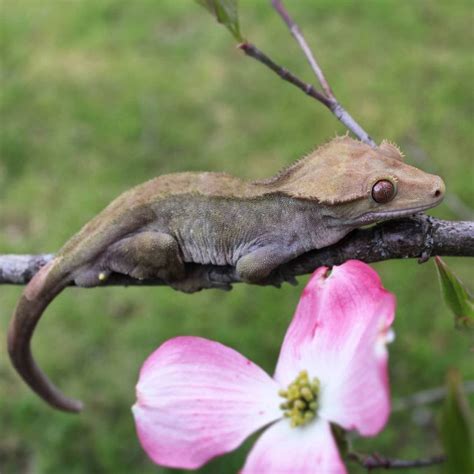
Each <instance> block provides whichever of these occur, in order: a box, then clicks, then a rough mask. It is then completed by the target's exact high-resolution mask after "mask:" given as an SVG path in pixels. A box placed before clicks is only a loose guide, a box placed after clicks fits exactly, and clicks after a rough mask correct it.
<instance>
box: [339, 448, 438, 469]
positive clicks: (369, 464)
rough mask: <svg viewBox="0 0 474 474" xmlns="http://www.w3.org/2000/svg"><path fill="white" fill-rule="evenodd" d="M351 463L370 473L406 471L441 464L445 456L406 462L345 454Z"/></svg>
mask: <svg viewBox="0 0 474 474" xmlns="http://www.w3.org/2000/svg"><path fill="white" fill-rule="evenodd" d="M347 457H348V458H349V459H350V460H351V461H355V462H357V463H359V464H360V465H361V466H362V467H365V468H366V469H367V470H369V471H371V470H372V469H408V468H413V467H429V466H434V465H436V464H441V463H443V462H444V461H445V460H446V456H444V455H438V456H432V457H430V458H426V459H413V460H410V461H406V460H403V459H391V458H387V457H385V456H381V455H380V454H377V453H374V454H360V453H355V452H349V453H347Z"/></svg>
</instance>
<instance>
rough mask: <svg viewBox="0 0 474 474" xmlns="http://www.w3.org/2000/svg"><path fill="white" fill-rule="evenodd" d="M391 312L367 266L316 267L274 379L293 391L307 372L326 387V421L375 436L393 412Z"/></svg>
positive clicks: (350, 263) (322, 409)
mask: <svg viewBox="0 0 474 474" xmlns="http://www.w3.org/2000/svg"><path fill="white" fill-rule="evenodd" d="M394 314H395V298H394V296H393V295H392V294H391V293H389V292H388V291H386V290H385V289H384V288H383V286H382V284H381V281H380V278H379V277H378V275H377V273H376V272H375V271H374V270H373V269H372V268H370V267H369V266H368V265H366V264H364V263H362V262H359V261H355V260H352V261H348V262H346V263H345V264H343V265H340V266H335V267H334V268H333V269H332V271H331V272H330V274H328V271H327V269H325V268H320V269H318V270H317V271H316V272H315V273H314V275H313V276H312V278H311V280H310V281H309V283H308V285H307V286H306V288H305V289H304V291H303V294H302V296H301V299H300V302H299V304H298V307H297V309H296V313H295V316H294V318H293V321H292V322H291V324H290V327H289V328H288V331H287V333H286V336H285V340H284V342H283V346H282V349H281V352H280V357H279V360H278V364H277V368H276V372H275V379H276V380H277V381H278V382H279V383H280V384H282V385H288V384H289V383H291V382H292V381H293V380H294V378H295V374H297V373H299V371H301V370H307V371H308V373H309V375H310V377H317V378H319V380H320V383H321V394H320V412H319V415H320V416H321V417H323V418H325V419H327V420H329V421H332V422H335V423H337V424H339V425H341V426H343V427H344V428H346V429H357V430H358V431H359V432H360V433H361V434H363V435H373V434H376V433H377V432H378V431H380V429H381V428H382V427H383V426H384V424H385V423H386V421H387V418H388V415H389V411H390V403H389V387H388V375H387V351H386V348H385V343H384V342H385V339H386V338H387V335H388V334H389V331H390V325H391V324H392V322H393V318H394Z"/></svg>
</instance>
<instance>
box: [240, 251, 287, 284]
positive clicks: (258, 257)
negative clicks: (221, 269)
mask: <svg viewBox="0 0 474 474" xmlns="http://www.w3.org/2000/svg"><path fill="white" fill-rule="evenodd" d="M295 257H296V255H294V254H292V253H289V252H288V251H287V252H285V251H284V249H282V247H279V246H276V245H271V246H267V247H261V248H259V249H257V250H254V251H253V252H251V253H248V254H247V255H244V256H243V257H241V258H240V259H239V260H238V262H237V265H236V270H237V274H238V276H239V278H240V279H241V280H242V281H245V282H248V283H259V282H261V281H262V280H264V279H265V278H267V277H268V276H269V275H270V273H271V272H272V271H273V270H275V269H276V268H278V267H279V266H280V265H281V264H283V263H286V262H288V261H290V260H292V259H293V258H295ZM293 280H294V279H293ZM282 281H286V278H284V277H283V275H280V278H279V280H278V281H276V282H275V284H276V285H277V286H278V284H279V283H281V282H282ZM290 283H292V281H290Z"/></svg>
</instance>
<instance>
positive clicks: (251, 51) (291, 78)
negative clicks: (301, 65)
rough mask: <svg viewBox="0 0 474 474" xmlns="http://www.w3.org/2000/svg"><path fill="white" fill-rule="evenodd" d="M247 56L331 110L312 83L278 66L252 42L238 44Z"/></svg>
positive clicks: (328, 102)
mask: <svg viewBox="0 0 474 474" xmlns="http://www.w3.org/2000/svg"><path fill="white" fill-rule="evenodd" d="M238 47H239V48H240V49H241V50H242V51H243V52H244V53H245V54H246V55H247V56H250V57H252V58H254V59H256V60H257V61H259V62H261V63H262V64H264V65H265V66H267V67H268V68H270V69H271V70H272V71H273V72H275V73H276V74H278V75H279V76H280V77H281V78H282V79H283V80H285V81H288V82H289V83H291V84H293V85H294V86H296V87H298V89H300V90H302V91H303V92H304V93H305V94H307V95H309V96H311V97H313V99H316V100H319V102H321V103H322V104H323V105H325V106H326V107H327V108H328V109H329V110H331V102H330V100H329V99H328V98H327V97H326V96H325V95H324V94H322V93H321V92H319V91H318V90H317V89H316V88H315V87H314V86H313V85H311V84H308V83H306V82H304V81H302V80H301V79H299V78H298V77H296V76H295V75H294V74H293V73H291V72H290V71H288V69H286V68H284V67H282V66H279V65H278V64H276V63H275V62H273V60H272V59H270V58H269V57H268V56H267V55H266V54H265V53H264V52H263V51H261V50H260V49H258V48H257V47H256V46H255V45H254V44H252V43H241V44H239V46H238Z"/></svg>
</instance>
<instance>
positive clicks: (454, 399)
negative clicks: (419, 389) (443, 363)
mask: <svg viewBox="0 0 474 474" xmlns="http://www.w3.org/2000/svg"><path fill="white" fill-rule="evenodd" d="M446 383H447V389H448V393H447V396H446V399H445V401H444V406H443V410H442V413H441V422H440V430H441V439H442V442H443V446H444V453H445V455H446V461H445V462H444V464H443V472H444V473H445V474H462V473H466V474H472V473H473V472H474V432H473V419H472V413H471V412H470V409H469V404H468V401H467V399H466V395H465V393H464V390H463V385H462V381H461V376H460V375H459V372H458V371H457V370H456V369H451V370H450V371H449V372H448V375H447V377H446Z"/></svg>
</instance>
